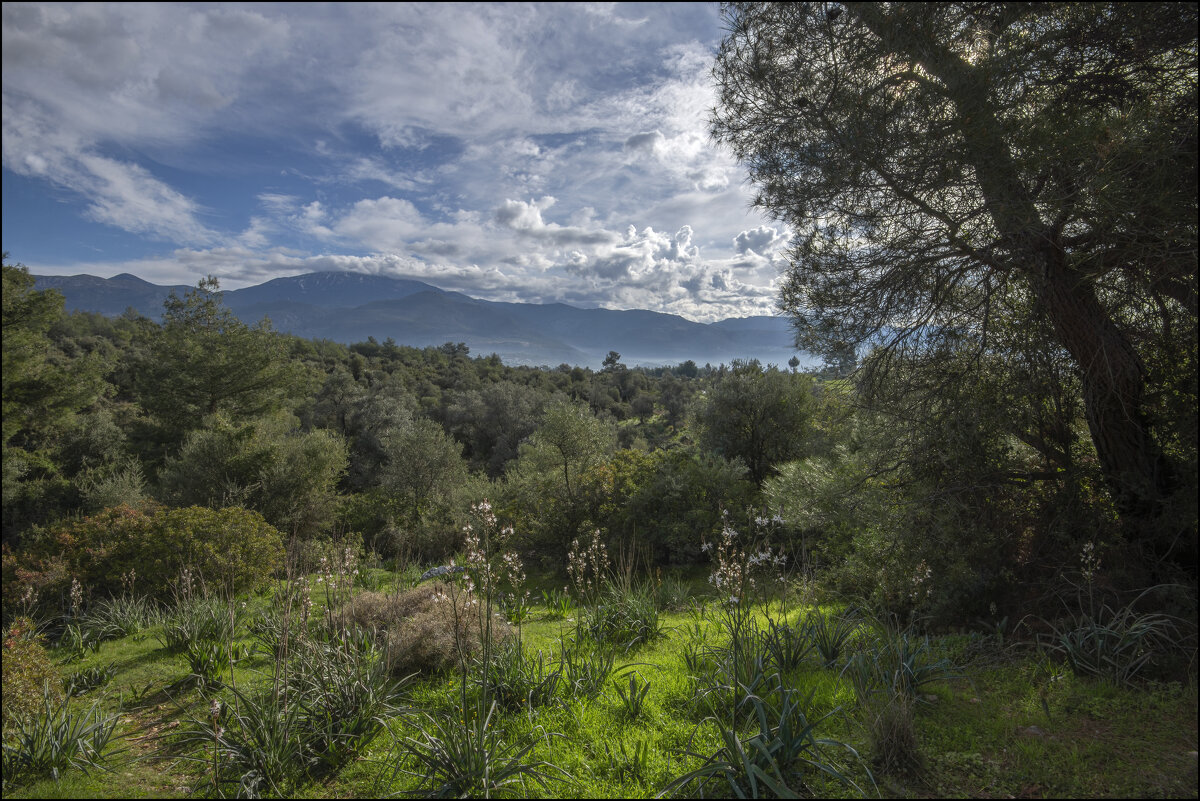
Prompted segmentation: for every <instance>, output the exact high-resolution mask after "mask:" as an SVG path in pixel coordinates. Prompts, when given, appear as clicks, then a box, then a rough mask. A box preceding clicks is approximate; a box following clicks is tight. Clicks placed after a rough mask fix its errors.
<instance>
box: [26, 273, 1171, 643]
mask: <svg viewBox="0 0 1200 801" xmlns="http://www.w3.org/2000/svg"><path fill="white" fill-rule="evenodd" d="M3 289H4V295H3V298H4V299H3V310H4V319H3V331H4V338H3V349H4V350H3V352H4V388H3V403H4V429H3V440H4V454H3V467H4V494H3V521H4V528H3V532H4V533H3V537H4V569H5V576H4V597H5V604H6V607H9V608H11V606H12V605H13V604H15V603H17V600H16V599H17V598H18V597H19V596H21V595H22V594H23V593H25V594H27V593H28V592H30V591H31V588H33V589H36V591H37V592H38V593H39V594H40V595H41V597H43V598H48V597H51V596H53V595H54V594H55V593H59V594H60V595H61V594H62V593H64V592H66V591H67V588H68V587H69V584H70V582H71V581H72V579H73V578H75V577H76V574H79V573H85V572H89V571H90V574H92V575H96V574H97V571H96V566H95V564H89V565H85V564H83V562H81V561H80V560H84V561H86V560H87V559H89V558H93V557H89V556H88V554H93V555H94V554H95V553H97V552H98V551H97V548H99V549H100V550H102V551H104V553H109V552H110V551H111V552H112V553H116V552H117V551H121V549H120V548H117V547H116V546H115V545H111V544H108V545H104V547H103V548H100V546H98V545H97V544H96V543H103V541H104V537H105V533H104V532H105V531H106V530H109V529H111V528H112V525H116V524H112V525H110V524H108V523H104V522H103V521H106V520H107V521H114V520H130V519H133V518H131V517H129V515H140V516H142V517H137V521H138V522H137V525H136V528H137V530H138V531H140V532H145V531H157V532H159V533H157V534H155V535H154V536H155V537H158V538H160V539H161V538H175V539H173V540H172V541H175V540H176V539H177V540H178V541H181V542H182V541H186V542H188V543H190V544H191V546H189V547H192V546H197V543H201V544H202V541H203V540H204V539H205V537H208V536H209V535H207V534H205V533H204V532H205V531H208V530H209V529H205V528H204V526H203V525H201V524H200V523H197V522H196V521H204V520H208V519H209V518H207V517H204V515H202V514H201V513H200V512H195V511H194V512H193V513H191V515H190V516H185V517H179V516H176V517H174V518H172V517H171V516H170V515H168V514H167V512H168V511H169V510H171V509H180V510H183V509H196V508H199V509H208V510H229V509H242V510H248V513H252V514H254V515H258V516H261V518H262V520H263V521H265V524H269V526H270V527H273V529H274V530H276V531H278V532H279V537H280V539H282V540H283V541H286V542H289V543H314V542H323V541H336V542H338V543H341V544H343V545H349V546H352V547H354V548H356V549H359V548H361V549H363V550H365V551H366V552H368V553H374V554H376V555H378V556H379V557H380V558H382V559H394V560H398V561H400V562H406V561H414V560H416V561H422V562H428V561H435V560H441V559H445V558H448V557H450V556H452V555H453V554H454V553H456V552H457V551H458V549H459V548H460V547H461V545H462V527H463V525H464V524H465V522H466V516H467V513H468V510H469V509H470V507H471V505H472V504H473V503H475V502H477V501H479V500H481V499H483V498H488V499H490V500H491V502H492V504H493V506H494V508H495V509H496V510H497V511H498V512H499V514H500V517H501V518H502V519H503V520H504V521H506V522H508V523H510V524H512V525H513V526H514V528H515V530H516V532H517V536H518V538H519V544H520V547H521V548H522V549H523V550H524V551H525V553H526V555H527V557H530V558H533V560H534V561H533V564H535V565H537V566H539V567H541V568H542V569H547V570H561V569H562V568H563V564H564V562H563V560H564V557H565V554H566V552H567V551H568V549H569V548H570V547H571V543H572V542H573V541H574V540H576V539H577V538H582V537H588V538H589V539H590V537H591V535H592V532H594V531H596V530H599V531H600V532H601V535H602V537H603V538H604V539H605V540H606V541H607V543H608V545H609V549H610V552H611V553H613V554H615V555H618V556H619V557H620V559H619V560H618V561H621V562H622V563H623V564H624V566H625V569H628V570H639V571H641V570H646V569H653V568H657V567H661V566H666V565H686V564H688V563H693V562H699V561H706V560H707V557H706V556H705V555H704V554H703V553H702V552H701V543H703V542H704V541H706V539H711V536H712V534H713V533H714V532H716V531H718V530H720V529H721V528H722V527H723V526H728V527H732V528H733V529H736V530H738V531H739V532H741V534H742V536H744V537H747V538H751V539H765V538H770V540H771V542H772V544H773V545H775V546H778V547H783V548H784V549H785V550H786V552H787V553H788V555H789V569H790V570H794V571H806V572H807V573H808V574H810V575H815V576H817V577H818V578H820V579H821V580H822V581H823V582H824V583H826V584H827V586H830V587H833V588H836V589H839V590H841V591H844V592H846V593H851V594H854V595H855V596H859V597H864V598H867V599H870V600H871V601H872V602H874V603H877V604H880V605H882V606H885V607H886V608H888V609H889V610H891V611H895V612H899V613H903V614H912V613H919V614H922V615H928V616H931V617H932V618H934V619H936V620H939V621H942V622H945V623H957V622H962V621H971V620H974V619H976V618H980V617H985V616H989V615H990V616H997V615H1002V614H1005V613H1014V614H1015V613H1018V612H1023V611H1025V610H1027V609H1028V608H1029V607H1030V605H1031V604H1035V603H1037V602H1038V601H1039V600H1040V601H1042V602H1044V601H1045V596H1046V593H1047V592H1048V588H1051V587H1052V586H1055V584H1054V582H1055V581H1056V580H1057V578H1059V577H1061V576H1063V575H1065V574H1069V573H1070V571H1072V570H1078V569H1079V567H1080V559H1081V554H1088V555H1089V557H1088V558H1091V559H1099V560H1102V562H1103V564H1104V565H1105V567H1106V568H1107V569H1108V571H1109V573H1108V574H1107V575H1109V576H1110V578H1111V581H1112V582H1114V586H1115V585H1121V586H1136V585H1139V584H1144V583H1146V582H1148V581H1149V580H1150V578H1152V577H1153V578H1161V575H1159V574H1161V572H1162V571H1163V569H1164V566H1163V565H1162V564H1150V563H1148V562H1147V561H1146V560H1145V559H1143V558H1142V557H1141V556H1140V555H1139V553H1138V551H1137V543H1131V542H1129V541H1128V540H1127V539H1126V538H1124V537H1123V536H1122V533H1121V530H1120V527H1119V526H1118V525H1117V519H1116V515H1115V513H1114V511H1113V505H1112V502H1111V500H1110V498H1109V497H1108V496H1107V495H1106V493H1105V490H1104V489H1103V486H1104V485H1103V481H1102V480H1101V478H1100V474H1099V471H1098V468H1097V466H1096V460H1095V454H1094V451H1092V450H1090V448H1089V439H1088V438H1087V437H1086V436H1079V435H1078V432H1079V431H1080V430H1084V429H1085V426H1086V423H1085V422H1084V420H1083V415H1082V410H1081V409H1080V408H1079V404H1078V401H1077V399H1074V398H1072V397H1071V396H1070V394H1069V393H1063V394H1062V397H1058V398H1052V399H1051V401H1052V402H1054V403H1058V404H1059V406H1058V407H1057V408H1053V409H1052V410H1053V412H1054V413H1053V414H1050V413H1048V412H1047V411H1046V410H1047V408H1048V407H1045V406H1041V407H1038V408H1036V409H1035V410H1034V411H1033V412H1032V413H1031V411H1030V406H1029V404H1028V403H1027V402H1025V401H1026V400H1027V399H1021V398H1014V397H1010V396H1008V395H1006V394H1005V391H1004V389H1003V388H1004V387H1006V386H1009V385H1010V382H1009V383H1006V382H1004V381H1000V380H999V379H998V378H997V376H996V372H995V371H998V370H999V369H1000V367H999V366H998V365H993V366H991V367H988V366H987V365H984V369H974V372H973V373H972V375H973V376H974V377H973V379H972V380H971V381H970V382H963V381H961V380H959V381H956V382H953V383H947V384H945V385H943V386H939V385H938V383H937V382H936V381H929V380H928V376H925V375H915V374H911V373H907V374H906V373H905V372H904V371H903V370H898V369H897V370H890V371H879V370H868V371H865V372H863V373H861V375H870V376H878V375H881V374H886V375H887V379H886V381H885V382H880V381H878V380H876V381H863V380H855V379H854V378H853V377H850V373H851V372H852V370H853V367H854V360H853V356H852V355H851V356H850V357H849V358H843V359H841V360H840V361H839V362H838V363H837V364H830V365H828V366H827V368H826V369H825V370H824V371H820V372H815V373H809V374H805V373H798V372H796V371H795V368H794V366H793V367H792V368H791V369H788V368H783V369H779V368H776V367H765V368H764V367H763V366H762V365H760V364H758V363H757V362H748V363H737V362H735V363H734V364H732V365H729V366H725V365H722V366H719V367H715V368H714V367H712V366H711V365H706V366H703V367H701V366H697V365H696V364H694V363H692V362H685V363H684V364H681V365H678V366H676V367H667V368H658V369H652V370H650V369H640V368H637V369H631V368H627V367H625V366H624V365H622V364H621V362H620V355H619V354H617V353H615V352H614V353H612V354H610V357H609V359H608V360H606V362H605V365H604V368H603V369H601V370H599V371H593V370H590V369H586V368H580V367H571V366H568V365H561V366H559V367H557V368H552V369H546V368H531V367H514V366H507V365H504V364H503V363H502V362H501V361H500V359H499V358H498V357H496V356H479V355H472V354H471V353H470V351H469V349H468V348H467V347H466V346H465V345H463V344H454V343H447V344H446V345H443V346H441V347H437V348H424V349H417V348H411V347H404V346H400V345H397V344H395V343H394V342H392V341H390V340H388V341H385V342H383V343H379V342H377V341H375V340H373V339H372V340H370V341H368V342H366V343H359V344H355V345H351V346H345V345H341V344H338V343H334V342H329V341H309V340H301V339H297V338H295V337H289V336H285V335H281V334H279V333H277V332H274V331H273V330H272V329H271V327H270V324H269V322H267V321H264V322H263V323H260V324H259V325H255V326H247V325H245V324H244V323H242V322H240V321H239V320H238V319H237V318H236V317H235V316H234V315H233V314H232V313H231V312H230V311H229V310H228V309H226V308H224V307H223V306H222V304H221V298H220V293H219V289H218V286H217V284H216V282H215V280H205V281H202V282H201V283H200V285H199V286H198V288H197V289H196V290H195V291H193V292H190V293H188V294H186V295H185V296H184V297H172V298H171V299H169V300H168V302H167V303H166V306H165V313H164V315H163V318H162V322H161V324H159V323H155V322H153V321H151V320H149V319H147V318H145V317H141V316H139V315H137V314H135V313H132V312H131V313H127V314H125V315H123V316H121V317H118V318H106V317H102V316H99V315H94V314H86V313H78V312H76V313H71V314H66V313H64V311H63V301H62V298H61V296H60V295H58V294H57V293H55V292H53V291H48V292H39V291H35V290H34V289H33V280H32V278H30V276H29V275H28V272H27V271H26V270H25V269H24V268H23V267H21V266H19V265H17V266H12V265H9V264H7V263H6V264H5V265H4V287H3ZM871 358H877V357H871V356H868V362H869V361H870V359H871ZM978 358H979V357H978V354H977V353H976V352H975V351H973V350H972V349H970V348H968V347H965V346H963V347H957V348H955V347H948V348H947V350H946V352H945V353H944V354H942V357H941V361H940V364H941V366H942V369H943V370H947V371H953V370H956V369H957V368H959V367H962V366H963V363H964V362H965V361H966V360H968V359H978ZM977 366H978V365H973V368H975V367H977ZM900 387H903V390H904V391H903V392H900V391H898V389H899V388H900ZM1040 401H1041V399H1039V402H1040ZM1184 422H1185V423H1187V422H1188V421H1187V420H1185V421H1184ZM1190 423H1191V425H1192V426H1193V429H1194V419H1193V420H1191V421H1190ZM1192 463H1193V464H1194V455H1193V457H1192ZM1193 489H1194V487H1193ZM120 509H127V510H130V511H129V513H128V514H127V515H126V517H125V518H121V517H120V516H119V515H118V516H114V512H113V510H120ZM1192 510H1193V511H1191V512H1188V511H1187V510H1186V509H1185V510H1183V511H1182V512H1181V514H1185V515H1186V514H1189V513H1190V514H1191V515H1192V520H1193V523H1192V526H1193V528H1194V505H1193V507H1192ZM143 518H144V519H143ZM213 519H214V520H216V519H217V518H213ZM255 519H257V518H255ZM160 520H165V521H171V520H174V521H176V522H175V523H171V524H170V525H173V526H175V527H174V528H170V527H169V526H168V528H161V527H160V528H157V529H156V528H155V526H157V525H159V523H156V522H154V521H160ZM239 520H241V518H239ZM121 525H126V524H121ZM129 525H132V524H129ZM204 525H208V524H207V523H205V524H204ZM214 525H215V524H214ZM238 525H246V526H249V528H248V529H247V530H252V531H255V532H259V533H261V531H262V530H263V528H262V526H259V525H257V524H253V523H246V522H245V521H242V522H239V523H238ZM106 526H108V527H109V528H108V529H106ZM180 526H183V527H184V528H180ZM118 527H119V526H118ZM127 527H128V526H127ZM185 529H186V530H185ZM122 530H124V529H122ZM180 532H183V533H180ZM138 536H142V537H146V536H150V535H147V534H144V533H143V534H139V535H138ZM255 536H259V534H258V533H256V534H255ZM81 538H82V539H81ZM56 543H57V545H56ZM63 543H69V544H71V547H70V549H68V550H72V551H78V553H58V554H57V555H56V549H57V550H58V551H62V550H63V549H64V546H63ZM89 543H90V544H89ZM197 547H198V546H197ZM1192 547H1193V549H1194V543H1193V545H1192ZM105 548H107V549H108V550H105ZM95 558H100V557H95ZM104 558H107V557H104ZM114 558H115V557H114ZM121 559H122V560H124V561H122V562H121V564H122V565H124V564H126V563H129V564H133V563H134V562H136V559H133V560H132V561H131V556H130V554H129V552H128V549H126V550H125V551H121ZM93 561H95V560H94V559H93ZM114 564H115V563H114ZM85 568H86V569H85ZM106 569H107V568H106ZM111 569H113V570H115V569H117V568H116V567H113V568H111ZM1154 570H1157V571H1159V574H1155V575H1154V576H1151V573H1152V571H1154ZM100 572H103V571H100ZM1183 573H1186V570H1184V571H1183ZM113 575H116V574H115V573H114V574H113ZM109 579H112V576H110V577H109ZM110 583H111V581H110Z"/></svg>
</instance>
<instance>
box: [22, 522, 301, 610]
mask: <svg viewBox="0 0 1200 801" xmlns="http://www.w3.org/2000/svg"><path fill="white" fill-rule="evenodd" d="M283 555H284V546H283V536H282V535H281V534H280V533H279V531H278V530H276V529H275V528H274V527H273V526H271V525H270V524H268V523H267V522H266V521H265V520H263V518H262V515H260V514H258V513H257V512H252V511H249V510H247V509H240V508H237V507H233V508H229V509H207V508H204V507H199V506H193V507H188V508H185V509H168V508H165V507H156V506H151V507H148V508H146V509H133V508H131V507H128V506H121V507H117V508H114V509H105V510H104V511H102V512H100V513H99V514H95V515H92V516H91V517H87V518H84V519H83V520H79V521H77V522H74V523H62V524H59V525H56V526H53V527H51V528H50V529H48V530H46V531H44V532H42V533H41V535H40V536H39V537H38V538H37V539H34V540H32V541H31V542H29V543H28V545H27V547H26V549H25V550H24V552H23V553H22V554H21V555H20V556H19V557H11V558H10V559H8V560H7V562H6V566H5V593H6V603H14V602H15V600H16V599H15V598H12V597H8V596H10V594H15V593H17V592H19V591H23V589H22V588H23V587H25V586H31V587H33V588H35V589H36V590H37V592H38V593H39V594H40V595H41V597H42V600H43V601H44V602H47V603H50V604H54V603H55V602H56V601H57V602H58V603H59V605H60V606H61V607H63V608H65V606H66V602H65V599H66V593H67V591H68V590H69V589H70V585H71V582H72V581H79V582H80V584H81V585H82V587H83V588H85V590H86V592H88V593H90V594H92V595H93V596H96V597H105V596H112V595H116V594H117V593H118V592H119V591H120V590H121V589H122V582H125V583H126V584H129V583H132V584H133V586H134V587H135V588H136V590H137V592H139V593H142V594H147V595H150V596H152V597H156V598H165V597H166V596H167V594H168V593H169V591H170V588H171V585H172V582H174V581H175V580H176V579H177V578H178V576H179V573H180V571H181V570H183V569H184V568H190V569H191V570H192V571H194V572H195V573H196V574H197V575H198V576H199V578H200V579H201V580H202V581H204V582H206V583H208V584H209V585H210V586H214V587H221V588H225V589H229V590H231V591H233V592H245V591H247V590H253V589H255V588H257V587H259V586H261V585H262V583H263V582H264V581H266V580H267V579H268V578H269V577H270V576H271V575H272V574H273V573H274V572H275V571H276V570H277V569H279V568H280V567H281V566H282V564H283ZM10 572H11V580H10V575H9V574H10Z"/></svg>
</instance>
